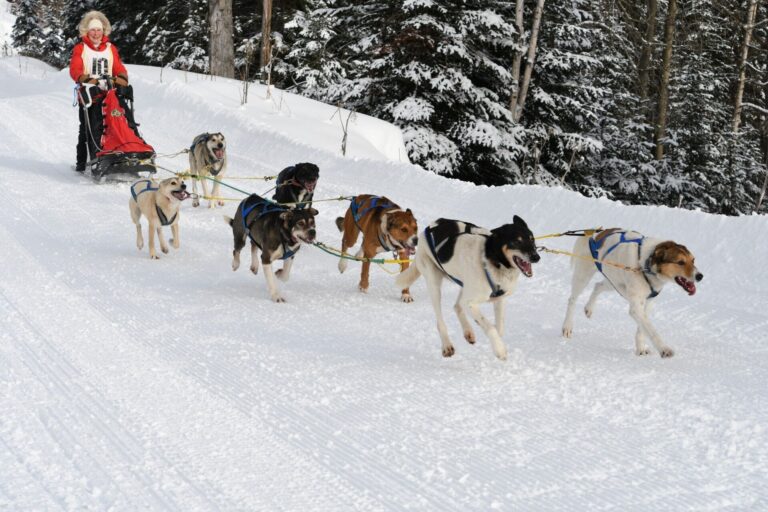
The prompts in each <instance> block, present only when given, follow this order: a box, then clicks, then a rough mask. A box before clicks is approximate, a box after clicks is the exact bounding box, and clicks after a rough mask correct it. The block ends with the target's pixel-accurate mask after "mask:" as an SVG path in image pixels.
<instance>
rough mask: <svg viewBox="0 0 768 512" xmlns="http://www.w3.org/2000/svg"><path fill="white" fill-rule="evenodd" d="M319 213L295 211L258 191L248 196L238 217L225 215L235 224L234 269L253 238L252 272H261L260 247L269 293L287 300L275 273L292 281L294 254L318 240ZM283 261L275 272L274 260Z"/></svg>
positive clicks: (279, 300) (233, 226)
mask: <svg viewBox="0 0 768 512" xmlns="http://www.w3.org/2000/svg"><path fill="white" fill-rule="evenodd" d="M315 215H317V210H315V209H314V208H305V209H303V210H291V209H288V208H286V207H285V206H280V205H278V204H275V203H273V202H272V201H269V200H268V199H264V198H263V197H260V196H258V195H256V194H252V195H250V196H248V197H247V198H246V199H245V200H244V201H243V202H241V203H240V205H239V206H238V207H237V212H236V213H235V218H234V219H230V218H229V217H224V219H225V220H226V221H227V223H228V224H229V225H230V226H231V227H232V235H233V237H234V241H235V249H234V251H232V270H237V269H238V268H239V267H240V251H241V250H242V249H243V247H245V242H246V240H247V239H248V238H250V239H251V272H253V273H254V274H257V273H258V272H259V260H258V256H259V250H261V264H262V265H263V266H264V277H265V279H266V280H267V288H268V289H269V295H270V297H271V298H272V300H273V301H275V302H285V299H283V297H282V296H281V295H280V292H279V291H278V289H277V283H276V282H275V276H277V278H278V279H280V280H281V281H284V282H285V281H288V276H289V274H290V272H291V266H292V265H293V257H294V256H295V254H296V252H297V251H298V250H299V249H300V248H301V244H302V243H305V244H311V243H312V242H314V240H315V235H316V232H315ZM276 260H283V268H281V269H280V270H278V271H276V272H274V273H273V272H272V263H273V262H274V261H276Z"/></svg>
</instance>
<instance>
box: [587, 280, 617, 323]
mask: <svg viewBox="0 0 768 512" xmlns="http://www.w3.org/2000/svg"><path fill="white" fill-rule="evenodd" d="M611 288H613V287H612V286H611V283H609V282H608V281H606V280H602V281H600V282H598V283H596V284H595V287H594V288H593V289H592V294H591V295H590V296H589V300H588V301H587V304H586V305H585V306H584V314H585V315H586V316H587V318H592V313H594V311H595V303H596V302H597V297H598V296H599V295H600V294H601V293H603V292H607V291H608V290H610V289H611Z"/></svg>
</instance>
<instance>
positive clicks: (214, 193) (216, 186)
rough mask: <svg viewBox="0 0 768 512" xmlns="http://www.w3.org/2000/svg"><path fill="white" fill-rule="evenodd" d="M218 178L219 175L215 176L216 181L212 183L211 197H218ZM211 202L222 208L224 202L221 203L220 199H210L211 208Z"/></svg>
mask: <svg viewBox="0 0 768 512" xmlns="http://www.w3.org/2000/svg"><path fill="white" fill-rule="evenodd" d="M219 176H221V174H219V175H217V176H216V178H215V179H216V181H214V182H213V192H212V194H213V197H219V187H220V185H219ZM213 201H216V206H224V201H222V200H220V199H215V200H214V199H212V200H211V206H213Z"/></svg>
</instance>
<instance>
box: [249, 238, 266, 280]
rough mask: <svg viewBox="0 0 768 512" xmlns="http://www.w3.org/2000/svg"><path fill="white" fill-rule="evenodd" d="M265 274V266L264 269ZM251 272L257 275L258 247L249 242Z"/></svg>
mask: <svg viewBox="0 0 768 512" xmlns="http://www.w3.org/2000/svg"><path fill="white" fill-rule="evenodd" d="M264 271H265V272H266V266H265V268H264ZM251 272H253V273H254V274H258V273H259V246H258V245H256V244H255V243H253V242H251Z"/></svg>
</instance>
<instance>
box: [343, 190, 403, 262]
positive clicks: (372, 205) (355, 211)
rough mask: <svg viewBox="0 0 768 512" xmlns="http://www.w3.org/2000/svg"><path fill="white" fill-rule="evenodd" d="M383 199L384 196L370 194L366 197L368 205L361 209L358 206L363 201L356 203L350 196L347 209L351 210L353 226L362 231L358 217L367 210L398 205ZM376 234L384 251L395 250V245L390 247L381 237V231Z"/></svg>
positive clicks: (360, 217)
mask: <svg viewBox="0 0 768 512" xmlns="http://www.w3.org/2000/svg"><path fill="white" fill-rule="evenodd" d="M383 199H384V198H383V197H381V196H371V197H369V198H368V199H367V201H370V202H369V203H368V206H367V207H366V208H363V209H362V210H361V209H360V207H361V206H362V205H363V203H364V202H365V201H361V202H359V203H357V202H355V198H352V201H350V203H349V209H350V211H351V212H352V220H354V221H355V226H357V229H359V230H360V231H361V232H362V231H363V228H361V227H360V219H362V218H363V216H364V215H365V214H366V213H368V212H369V211H371V210H375V209H376V208H382V209H384V208H399V206H397V205H396V204H394V203H388V202H386V201H384V200H383ZM377 236H378V238H379V245H381V247H382V248H383V249H384V250H385V251H395V250H397V249H396V248H395V247H390V245H389V244H388V243H387V242H386V241H385V240H384V239H383V238H382V237H381V232H378V234H377Z"/></svg>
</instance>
